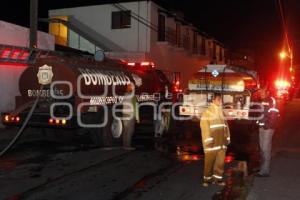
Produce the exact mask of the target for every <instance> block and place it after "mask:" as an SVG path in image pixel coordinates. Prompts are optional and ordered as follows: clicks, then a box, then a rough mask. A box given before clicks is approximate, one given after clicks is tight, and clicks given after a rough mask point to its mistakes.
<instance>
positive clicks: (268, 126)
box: [257, 88, 279, 177]
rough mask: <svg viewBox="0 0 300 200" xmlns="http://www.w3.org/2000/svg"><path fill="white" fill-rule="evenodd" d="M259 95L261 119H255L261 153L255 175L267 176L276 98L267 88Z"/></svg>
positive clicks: (275, 122) (277, 116)
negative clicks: (259, 163) (261, 111)
mask: <svg viewBox="0 0 300 200" xmlns="http://www.w3.org/2000/svg"><path fill="white" fill-rule="evenodd" d="M260 95H261V106H262V108H263V115H262V119H261V120H259V121H257V123H258V125H259V147H260V154H261V166H260V171H259V172H258V173H257V177H269V174H270V163H271V152H272V138H273V134H274V130H275V128H276V126H277V124H278V119H279V110H278V109H277V108H276V99H275V98H274V97H271V96H270V92H269V91H268V89H267V88H264V89H262V90H261V93H260Z"/></svg>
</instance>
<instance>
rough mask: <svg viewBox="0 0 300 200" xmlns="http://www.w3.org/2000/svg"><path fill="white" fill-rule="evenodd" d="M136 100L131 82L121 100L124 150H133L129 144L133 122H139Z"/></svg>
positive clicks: (133, 127)
mask: <svg viewBox="0 0 300 200" xmlns="http://www.w3.org/2000/svg"><path fill="white" fill-rule="evenodd" d="M139 122H140V119H139V110H138V102H137V98H136V95H135V86H134V84H133V83H130V84H129V85H127V88H126V93H125V96H124V100H123V127H124V131H123V148H124V149H125V150H134V148H133V147H132V145H131V142H132V136H133V133H134V130H135V124H136V123H139Z"/></svg>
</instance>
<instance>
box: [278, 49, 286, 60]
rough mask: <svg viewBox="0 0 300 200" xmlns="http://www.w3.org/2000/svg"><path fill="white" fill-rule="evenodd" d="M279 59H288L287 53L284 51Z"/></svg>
mask: <svg viewBox="0 0 300 200" xmlns="http://www.w3.org/2000/svg"><path fill="white" fill-rule="evenodd" d="M279 57H280V59H281V60H283V59H285V58H286V57H287V53H286V52H285V51H282V52H280V53H279Z"/></svg>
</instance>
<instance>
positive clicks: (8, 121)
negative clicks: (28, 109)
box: [2, 115, 21, 124]
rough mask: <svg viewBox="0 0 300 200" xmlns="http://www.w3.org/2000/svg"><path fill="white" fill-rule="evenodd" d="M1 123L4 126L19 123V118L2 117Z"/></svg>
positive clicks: (11, 116)
mask: <svg viewBox="0 0 300 200" xmlns="http://www.w3.org/2000/svg"><path fill="white" fill-rule="evenodd" d="M2 121H3V122H4V124H9V123H19V122H20V121H21V118H20V117H19V116H13V115H4V117H3V119H2Z"/></svg>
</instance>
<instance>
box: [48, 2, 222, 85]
mask: <svg viewBox="0 0 300 200" xmlns="http://www.w3.org/2000/svg"><path fill="white" fill-rule="evenodd" d="M49 18H50V19H52V20H54V19H61V21H52V23H50V26H49V33H51V34H53V35H54V36H55V38H56V42H57V43H58V44H61V45H64V46H68V47H72V48H75V49H80V50H83V51H88V52H90V53H95V51H97V50H100V49H102V50H104V51H105V52H106V55H107V56H109V57H112V58H117V59H124V60H126V61H130V62H141V61H151V62H154V63H155V65H156V67H157V68H159V69H161V70H164V71H168V72H179V73H180V76H181V85H182V86H183V87H186V86H187V83H188V79H189V78H190V76H191V75H192V74H193V73H195V72H197V71H198V70H199V69H200V68H201V67H202V66H204V65H206V64H209V63H211V62H214V63H220V64H223V63H224V62H225V53H224V51H225V50H224V47H223V45H222V44H221V43H219V42H218V41H216V40H215V39H213V38H211V37H209V36H207V35H206V34H203V33H202V32H201V31H199V30H198V29H197V28H196V27H195V26H193V24H191V23H189V22H187V21H186V20H185V19H184V16H183V15H182V14H180V13H172V12H169V11H168V10H166V9H164V8H163V7H161V6H159V5H158V4H156V3H154V2H153V1H149V0H148V1H146V0H145V1H131V2H125V3H112V4H103V5H94V6H85V7H76V8H66V9H57V10H50V11H49Z"/></svg>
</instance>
